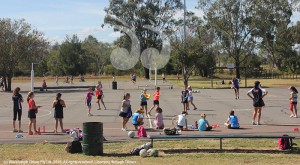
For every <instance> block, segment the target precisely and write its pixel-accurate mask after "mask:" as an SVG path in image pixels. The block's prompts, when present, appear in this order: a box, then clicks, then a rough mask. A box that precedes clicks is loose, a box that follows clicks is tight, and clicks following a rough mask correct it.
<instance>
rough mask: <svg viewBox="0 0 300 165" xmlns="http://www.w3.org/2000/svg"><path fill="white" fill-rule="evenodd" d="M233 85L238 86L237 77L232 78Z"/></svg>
mask: <svg viewBox="0 0 300 165" xmlns="http://www.w3.org/2000/svg"><path fill="white" fill-rule="evenodd" d="M232 81H233V85H234V87H239V79H237V78H235V79H233V80H232Z"/></svg>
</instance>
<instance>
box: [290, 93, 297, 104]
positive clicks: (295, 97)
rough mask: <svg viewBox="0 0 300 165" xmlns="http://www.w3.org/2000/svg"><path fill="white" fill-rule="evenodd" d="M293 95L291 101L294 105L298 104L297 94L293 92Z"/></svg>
mask: <svg viewBox="0 0 300 165" xmlns="http://www.w3.org/2000/svg"><path fill="white" fill-rule="evenodd" d="M291 95H292V99H291V101H292V102H294V103H297V99H298V95H297V93H295V92H291Z"/></svg>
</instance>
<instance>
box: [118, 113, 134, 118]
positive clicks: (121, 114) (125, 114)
mask: <svg viewBox="0 0 300 165" xmlns="http://www.w3.org/2000/svg"><path fill="white" fill-rule="evenodd" d="M119 116H120V117H123V118H128V119H129V118H131V116H132V112H128V113H126V112H122V111H121V112H120V113H119Z"/></svg>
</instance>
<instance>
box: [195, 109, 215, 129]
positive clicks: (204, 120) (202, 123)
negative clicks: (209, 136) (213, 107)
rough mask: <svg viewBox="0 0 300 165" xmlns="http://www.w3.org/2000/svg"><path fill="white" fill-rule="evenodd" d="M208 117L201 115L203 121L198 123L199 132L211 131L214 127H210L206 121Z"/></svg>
mask: <svg viewBox="0 0 300 165" xmlns="http://www.w3.org/2000/svg"><path fill="white" fill-rule="evenodd" d="M205 118H206V115H205V114H204V113H202V114H201V119H200V120H199V121H198V130H199V131H210V130H211V129H212V126H210V125H209V123H208V121H207V120H206V119H205Z"/></svg>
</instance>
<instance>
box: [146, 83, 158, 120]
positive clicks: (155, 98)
mask: <svg viewBox="0 0 300 165" xmlns="http://www.w3.org/2000/svg"><path fill="white" fill-rule="evenodd" d="M159 91H160V87H157V88H156V91H155V92H154V94H153V105H152V107H151V108H150V111H149V112H148V115H149V116H151V111H152V109H153V108H155V107H157V108H158V107H159V97H160V93H159Z"/></svg>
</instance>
